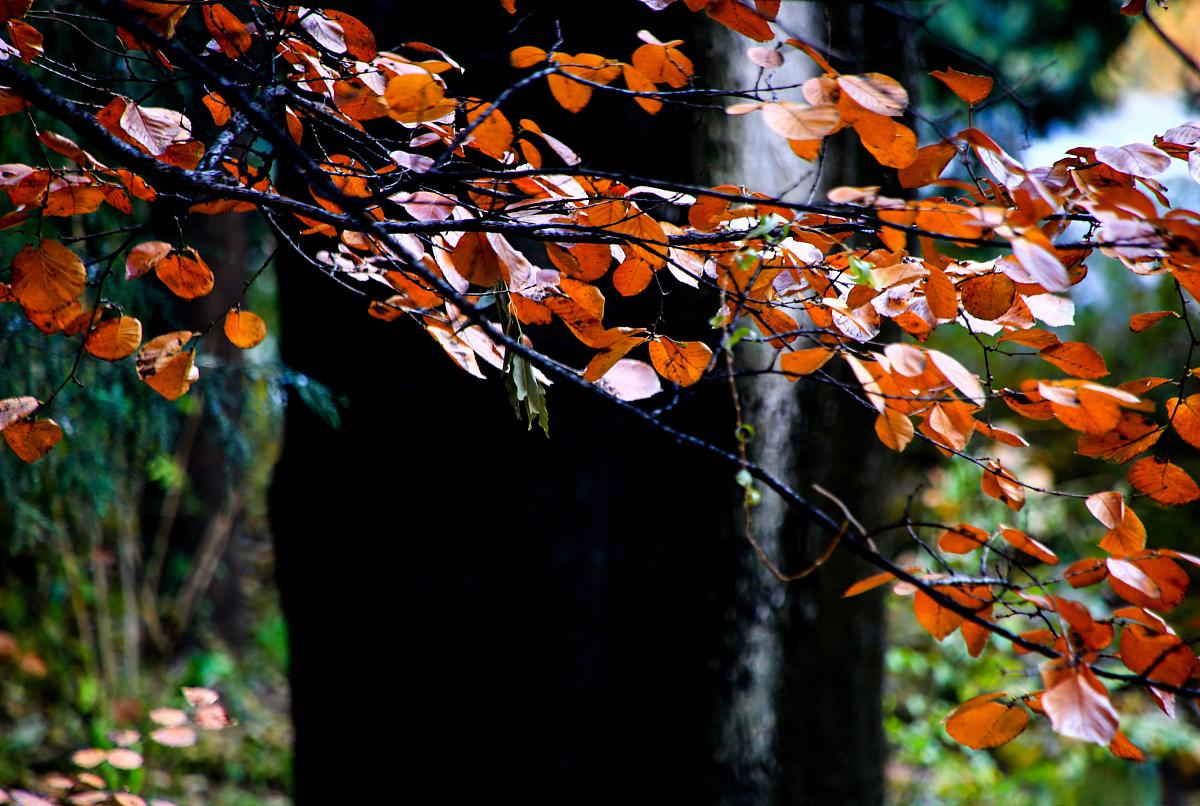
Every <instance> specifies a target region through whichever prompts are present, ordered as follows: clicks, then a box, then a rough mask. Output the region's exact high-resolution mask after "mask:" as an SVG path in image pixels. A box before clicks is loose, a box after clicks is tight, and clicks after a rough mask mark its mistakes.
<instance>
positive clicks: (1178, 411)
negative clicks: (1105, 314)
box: [14, 284, 1200, 448]
mask: <svg viewBox="0 0 1200 806" xmlns="http://www.w3.org/2000/svg"><path fill="white" fill-rule="evenodd" d="M14 285H15V284H14ZM14 290H15V287H14ZM1166 409H1167V417H1168V418H1169V419H1170V421H1171V427H1172V428H1174V429H1175V433H1177V434H1179V436H1180V437H1182V438H1183V439H1184V441H1185V442H1187V443H1188V444H1189V445H1191V446H1192V447H1193V448H1200V395H1189V396H1188V397H1186V398H1178V397H1173V398H1171V399H1170V400H1168V401H1167V405H1166Z"/></svg>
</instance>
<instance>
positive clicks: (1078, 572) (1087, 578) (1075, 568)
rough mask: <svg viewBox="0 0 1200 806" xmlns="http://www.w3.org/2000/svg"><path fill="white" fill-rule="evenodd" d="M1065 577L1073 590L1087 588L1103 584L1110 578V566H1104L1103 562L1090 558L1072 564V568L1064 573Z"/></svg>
mask: <svg viewBox="0 0 1200 806" xmlns="http://www.w3.org/2000/svg"><path fill="white" fill-rule="evenodd" d="M1063 576H1064V577H1065V578H1066V580H1067V582H1068V583H1070V585H1071V587H1072V588H1086V587H1088V586H1089V585H1095V584H1096V583H1098V582H1103V581H1104V579H1105V578H1106V577H1107V576H1108V566H1107V565H1105V564H1104V561H1103V560H1097V559H1096V558H1095V557H1088V558H1085V559H1082V560H1079V561H1078V562H1074V563H1071V566H1070V567H1069V568H1067V570H1066V571H1065V572H1063Z"/></svg>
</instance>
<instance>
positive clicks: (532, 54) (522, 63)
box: [509, 45, 546, 68]
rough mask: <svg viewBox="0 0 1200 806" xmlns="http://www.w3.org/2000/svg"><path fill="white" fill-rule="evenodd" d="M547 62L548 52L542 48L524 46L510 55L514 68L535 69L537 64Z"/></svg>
mask: <svg viewBox="0 0 1200 806" xmlns="http://www.w3.org/2000/svg"><path fill="white" fill-rule="evenodd" d="M545 60H546V51H544V50H542V49H541V48H535V47H533V46H532V45H524V46H523V47H519V48H516V49H515V50H514V51H513V52H512V53H511V54H510V55H509V61H510V62H511V63H512V66H513V67H516V68H523V67H533V66H534V65H535V64H541V63H542V62H544V61H545Z"/></svg>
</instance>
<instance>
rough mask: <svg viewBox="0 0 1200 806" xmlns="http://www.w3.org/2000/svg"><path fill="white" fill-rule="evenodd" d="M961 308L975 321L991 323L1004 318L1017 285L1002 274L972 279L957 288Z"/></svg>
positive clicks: (991, 274)
mask: <svg viewBox="0 0 1200 806" xmlns="http://www.w3.org/2000/svg"><path fill="white" fill-rule="evenodd" d="M958 291H959V293H960V294H961V295H962V304H963V307H964V308H966V309H967V313H969V314H971V316H974V317H975V318H976V319H982V320H984V321H985V322H993V321H995V320H997V319H999V318H1000V317H1001V316H1004V314H1006V313H1007V312H1008V309H1009V308H1011V307H1012V305H1013V302H1014V301H1015V300H1016V296H1017V285H1016V283H1014V282H1013V281H1012V280H1010V279H1009V278H1008V275H1006V274H1004V273H1002V272H991V273H988V274H981V275H978V276H976V277H972V278H970V279H969V280H965V281H963V282H962V283H961V284H960V285H959V286H958Z"/></svg>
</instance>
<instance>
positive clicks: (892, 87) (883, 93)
mask: <svg viewBox="0 0 1200 806" xmlns="http://www.w3.org/2000/svg"><path fill="white" fill-rule="evenodd" d="M837 83H838V86H839V87H841V89H842V91H843V92H845V93H846V94H847V95H849V96H850V97H851V98H853V99H854V100H855V101H856V102H857V103H858V104H859V105H860V106H862V107H863V108H864V109H867V110H869V111H871V112H874V113H875V114H877V115H885V116H887V117H898V116H899V115H901V114H903V113H904V110H905V109H907V108H908V91H907V90H906V89H904V87H902V86H900V82H898V81H896V79H894V78H892V77H891V76H885V75H884V74H882V73H864V74H862V75H857V76H838V77H837Z"/></svg>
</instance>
